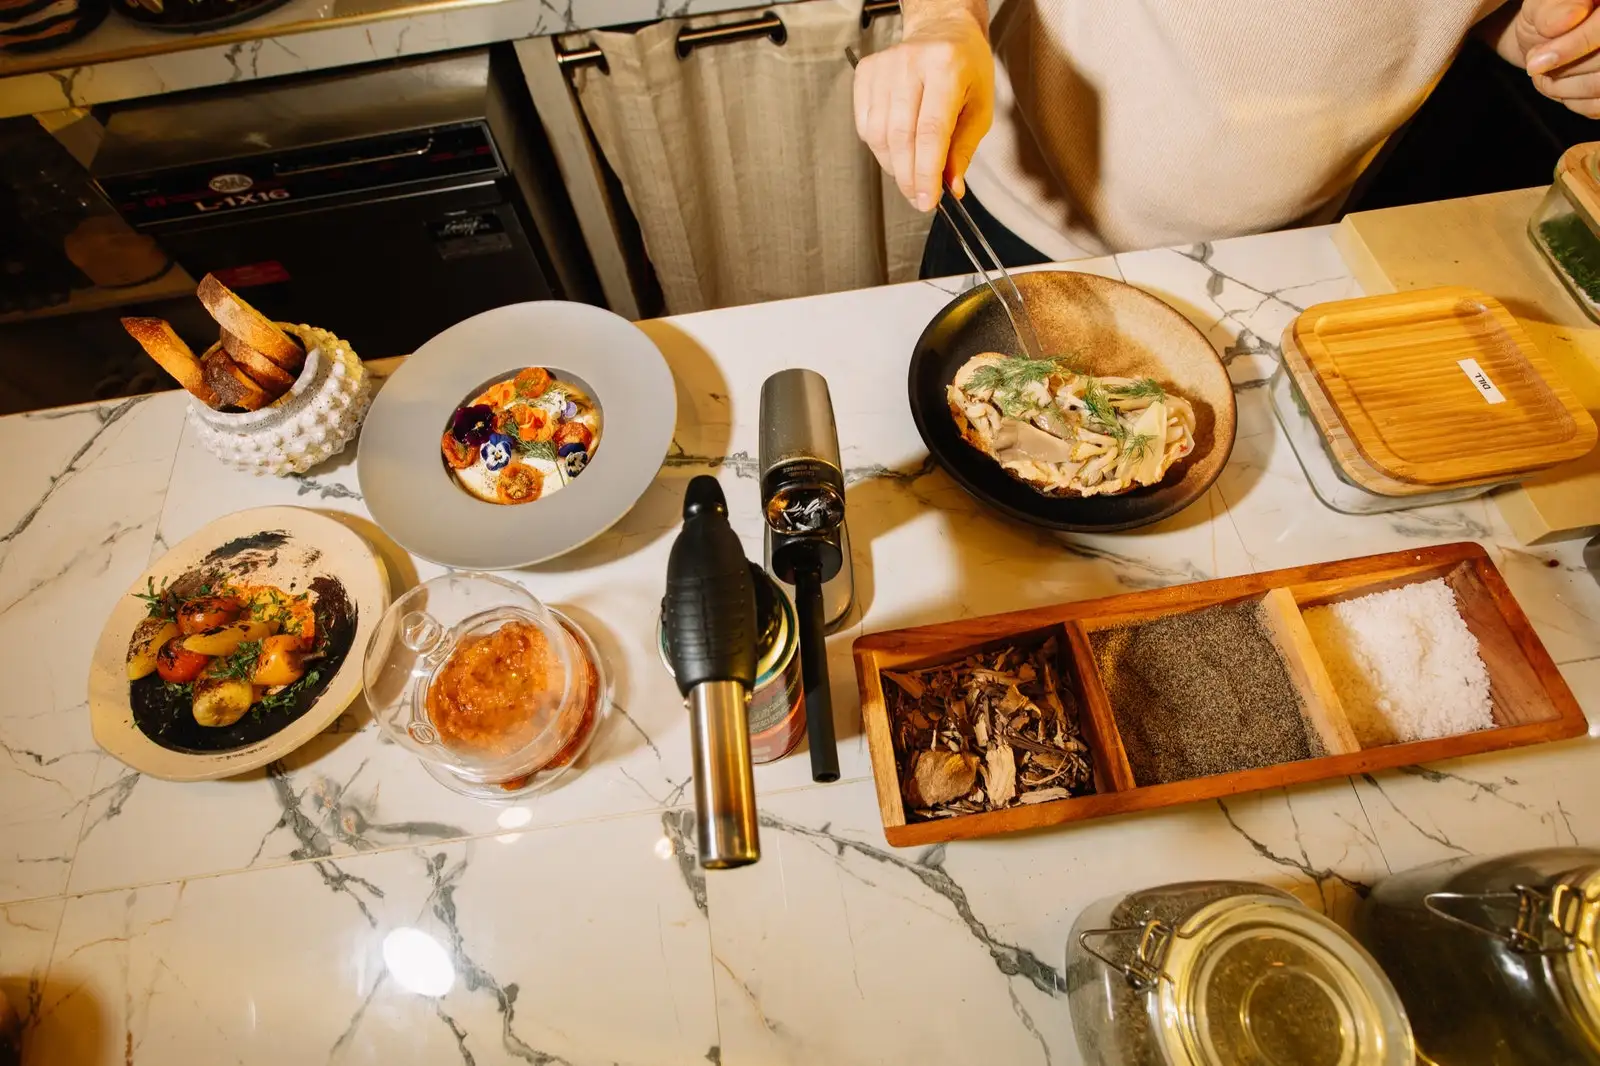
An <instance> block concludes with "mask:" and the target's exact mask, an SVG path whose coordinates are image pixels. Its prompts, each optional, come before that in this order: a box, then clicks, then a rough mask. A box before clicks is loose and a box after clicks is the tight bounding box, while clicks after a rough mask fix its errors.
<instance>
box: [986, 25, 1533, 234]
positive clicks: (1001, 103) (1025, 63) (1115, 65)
mask: <svg viewBox="0 0 1600 1066" xmlns="http://www.w3.org/2000/svg"><path fill="white" fill-rule="evenodd" d="M1513 2H1515V0H1513ZM1499 4H1500V0H1007V2H1006V3H1005V4H1004V6H1003V7H1002V8H1001V10H1000V11H999V13H998V14H997V15H996V16H995V20H994V24H993V27H992V34H993V39H994V51H995V57H996V61H997V62H996V72H995V121H994V128H993V129H992V130H991V131H990V133H989V135H988V136H987V137H986V138H985V139H984V141H983V143H982V144H981V145H980V146H979V148H978V153H977V157H976V158H975V159H974V161H973V164H972V168H971V170H970V171H969V173H968V177H967V181H968V183H969V184H970V185H971V187H972V190H973V192H974V193H976V194H977V197H978V199H979V200H981V201H982V202H983V205H984V206H985V207H986V208H988V209H989V211H990V212H991V213H992V214H993V215H994V216H995V218H997V219H999V220H1000V221H1001V222H1002V223H1004V224H1005V225H1006V226H1007V227H1009V228H1010V229H1011V230H1012V231H1013V232H1015V233H1016V234H1017V235H1018V236H1019V237H1021V238H1022V239H1023V240H1025V241H1027V242H1028V243H1030V244H1032V245H1033V246H1034V247H1036V248H1038V249H1039V250H1040V251H1042V252H1044V253H1046V254H1047V255H1049V256H1051V257H1052V258H1055V259H1072V258H1077V257H1081V256H1084V255H1099V254H1104V253H1105V252H1108V251H1126V250H1129V249H1134V248H1151V247H1158V246H1162V245H1169V244H1179V243H1183V242H1186V241H1195V240H1204V239H1210V238H1214V237H1227V236H1235V235H1238V234H1243V233H1255V232H1260V231H1262V230H1269V229H1275V228H1278V227H1281V226H1285V225H1289V224H1291V223H1294V222H1296V221H1299V220H1301V219H1304V218H1306V217H1307V216H1310V215H1312V214H1313V213H1314V212H1316V211H1317V209H1319V208H1322V207H1325V206H1328V205H1330V204H1334V203H1336V202H1337V200H1338V199H1339V198H1340V197H1342V196H1343V194H1344V193H1345V192H1346V191H1347V190H1348V189H1349V187H1350V184H1351V182H1353V181H1354V180H1355V178H1356V176H1357V175H1358V174H1360V172H1361V169H1362V168H1363V167H1364V166H1365V165H1366V164H1367V163H1368V162H1369V161H1370V160H1371V158H1372V156H1373V155H1374V154H1375V153H1376V152H1377V150H1378V148H1379V146H1381V145H1382V143H1383V141H1384V139H1385V138H1386V137H1388V136H1389V134H1391V133H1393V132H1394V131H1395V129H1396V128H1397V127H1398V126H1399V125H1400V124H1401V123H1402V122H1404V121H1405V120H1406V118H1408V117H1409V116H1410V115H1411V113H1412V112H1413V111H1414V110H1416V108H1417V106H1418V105H1419V104H1421V103H1422V101H1423V99H1424V98H1425V97H1426V96H1427V94H1428V92H1429V90H1430V89H1432V87H1433V85H1434V83H1435V82H1436V81H1437V80H1438V79H1439V77H1440V75H1441V74H1442V73H1443V72H1444V69H1445V67H1447V66H1448V65H1449V63H1450V60H1451V59H1452V58H1453V57H1454V55H1455V52H1456V49H1457V48H1458V47H1459V46H1460V44H1461V41H1462V39H1463V38H1464V37H1465V36H1466V34H1467V32H1468V30H1469V29H1470V28H1471V27H1472V25H1473V23H1475V22H1477V21H1478V20H1479V19H1480V18H1482V17H1483V16H1485V15H1487V14H1488V13H1489V12H1491V11H1493V10H1494V9H1495V8H1496V7H1498V6H1499Z"/></svg>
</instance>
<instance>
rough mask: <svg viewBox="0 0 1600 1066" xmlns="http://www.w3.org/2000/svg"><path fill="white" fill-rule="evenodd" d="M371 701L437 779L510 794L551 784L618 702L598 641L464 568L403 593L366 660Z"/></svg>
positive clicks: (513, 588) (482, 793)
mask: <svg viewBox="0 0 1600 1066" xmlns="http://www.w3.org/2000/svg"><path fill="white" fill-rule="evenodd" d="M362 666H363V681H364V683H365V687H366V696H367V704H368V706H370V707H371V709H372V713H373V716H374V717H376V718H377V720H378V722H379V724H380V725H382V726H383V727H384V729H385V730H387V731H388V733H389V735H390V736H391V737H392V738H393V739H394V740H395V741H396V742H398V743H400V744H402V745H404V746H405V747H406V748H408V749H410V750H411V751H412V752H413V753H415V754H416V755H417V757H418V758H420V759H421V760H422V763H423V766H424V767H425V768H426V769H427V771H428V773H429V774H431V775H432V776H433V777H434V779H435V780H437V781H439V782H440V783H442V784H444V785H445V786H446V787H448V788H451V789H454V790H455V791H457V792H462V793H465V794H467V795H471V796H477V797H480V798H485V799H509V798H512V797H515V796H522V795H527V794H528V793H530V792H534V791H537V790H540V789H544V788H548V787H549V786H550V785H552V784H554V783H555V782H556V781H557V780H558V779H559V778H561V777H562V776H563V775H564V774H566V773H567V772H568V771H569V770H571V768H572V766H573V764H575V763H576V762H577V761H578V759H579V758H580V757H581V756H582V755H583V753H584V750H585V749H586V748H587V747H588V745H589V741H590V739H591V738H592V737H593V736H594V733H595V729H596V727H597V726H598V725H599V723H600V721H601V719H603V718H604V717H605V716H606V714H607V713H608V712H609V710H610V704H611V680H610V676H609V674H608V672H607V670H606V666H605V663H604V661H603V660H602V659H601V658H600V654H599V652H598V651H597V650H596V648H595V646H594V642H593V641H592V640H590V639H589V635H588V634H587V633H585V632H584V631H583V628H582V627H581V626H579V625H578V624H577V623H576V622H574V621H573V620H572V619H571V618H569V617H567V616H566V615H564V614H562V613H561V612H560V611H556V610H553V609H552V608H550V607H547V606H545V605H544V604H543V603H541V602H539V600H538V599H537V598H535V597H534V596H533V595H532V594H531V593H529V592H528V591H527V590H526V589H524V588H522V587H521V586H520V585H516V584H513V583H512V582H510V581H507V580H505V579H504V578H499V577H495V576H493V575H491V574H482V573H472V572H465V571H462V572H455V573H450V574H446V575H444V576H442V577H437V578H434V579H433V580H431V581H427V582H424V583H423V584H421V585H418V586H417V587H416V588H414V589H412V590H411V591H410V592H408V593H406V594H405V595H404V596H402V597H400V599H398V600H396V601H395V602H394V603H393V604H392V605H391V606H390V607H389V610H388V611H387V612H385V614H384V616H383V620H382V621H381V622H379V624H378V628H377V630H376V631H375V632H374V633H373V635H372V641H371V643H370V644H369V645H368V646H367V651H366V655H365V658H364V659H363V663H362Z"/></svg>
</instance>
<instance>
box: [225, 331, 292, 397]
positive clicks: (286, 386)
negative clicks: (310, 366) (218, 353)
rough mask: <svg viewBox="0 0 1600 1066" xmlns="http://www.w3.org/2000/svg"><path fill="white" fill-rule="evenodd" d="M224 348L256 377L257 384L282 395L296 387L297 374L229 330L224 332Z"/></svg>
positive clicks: (235, 360) (245, 370) (245, 369)
mask: <svg viewBox="0 0 1600 1066" xmlns="http://www.w3.org/2000/svg"><path fill="white" fill-rule="evenodd" d="M222 350H223V351H225V352H227V353H228V355H229V356H231V357H232V359H233V361H234V362H235V363H238V364H239V366H240V367H242V368H243V369H244V372H245V373H246V374H249V375H250V377H251V378H252V379H254V381H255V383H256V384H257V385H260V386H261V387H262V388H263V389H266V390H267V391H268V392H270V393H272V395H274V396H282V395H283V394H284V393H285V392H288V391H289V390H290V389H291V388H293V387H294V381H295V375H293V374H291V373H289V372H288V371H287V370H285V369H283V367H281V366H279V365H278V364H277V363H274V362H273V361H272V360H271V359H268V358H267V357H266V356H264V355H262V354H261V353H260V352H258V351H256V350H255V349H254V348H252V347H250V346H249V345H248V344H246V343H245V342H244V341H242V340H240V339H239V338H238V337H236V336H234V335H233V334H232V333H229V332H228V331H227V330H223V332H222Z"/></svg>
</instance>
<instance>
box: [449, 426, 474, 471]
mask: <svg viewBox="0 0 1600 1066" xmlns="http://www.w3.org/2000/svg"><path fill="white" fill-rule="evenodd" d="M439 450H440V451H442V452H443V453H444V461H445V462H446V463H448V464H450V469H452V470H465V469H466V468H467V467H469V466H471V465H472V464H473V463H475V462H477V461H478V449H476V448H474V447H472V446H471V445H469V444H462V443H461V442H460V441H458V440H456V438H455V437H454V436H453V435H452V434H451V433H450V431H449V430H446V431H445V434H444V436H443V437H442V438H441V439H440V441H439Z"/></svg>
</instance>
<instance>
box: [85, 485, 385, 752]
mask: <svg viewBox="0 0 1600 1066" xmlns="http://www.w3.org/2000/svg"><path fill="white" fill-rule="evenodd" d="M388 598H389V597H388V588H387V583H386V582H385V580H384V576H383V572H382V568H381V565H380V564H379V563H378V561H377V559H376V557H375V556H374V555H373V553H372V551H371V549H370V548H369V547H368V546H367V544H366V542H365V541H364V540H362V538H361V537H360V536H359V535H358V534H356V533H355V532H353V531H352V530H350V529H348V528H346V527H345V526H344V525H342V524H340V523H339V522H337V521H335V520H334V519H332V518H328V517H325V516H323V515H320V514H317V513H316V512H313V511H307V510H303V509H301V508H296V507H271V508H262V509H260V510H256V511H243V512H240V513H238V514H234V515H229V516H228V517H226V518H223V519H220V520H219V521H217V522H215V523H213V524H212V525H210V526H208V527H206V528H205V529H203V530H201V531H200V532H199V533H197V534H195V536H193V537H191V538H189V539H188V540H186V541H184V542H183V543H182V544H180V545H178V546H177V547H176V548H174V549H172V551H170V552H169V553H168V554H167V555H166V556H165V557H164V558H162V560H161V561H160V562H158V563H156V565H155V566H153V567H151V569H150V570H149V571H148V572H147V573H146V574H144V575H142V576H141V578H140V581H139V583H138V584H136V585H135V586H134V587H133V588H131V589H130V590H129V591H128V592H127V594H126V595H124V597H123V598H122V600H121V601H119V602H118V604H117V607H116V609H115V610H114V611H113V613H112V616H111V619H110V620H109V621H108V623H107V625H106V629H105V632H104V633H103V634H102V635H101V639H100V644H99V646H98V647H97V648H96V650H95V659H94V663H93V666H92V667H91V672H90V683H89V709H90V716H91V721H92V724H93V727H94V735H95V739H96V741H98V742H99V744H100V745H101V747H103V748H105V749H106V750H107V751H109V752H110V753H111V754H113V755H115V756H116V757H117V758H119V759H121V760H122V761H123V762H125V763H127V764H128V765H129V766H132V767H133V768H135V769H137V770H140V771H142V772H144V773H149V774H152V775H154V776H157V777H165V778H169V779H174V780H203V779H206V778H214V777H225V776H230V775H232V774H237V773H242V772H244V771H246V770H250V769H254V768H255V767H258V766H261V765H263V764H264V763H267V762H270V761H272V760H273V759H276V758H279V757H281V756H282V755H284V754H286V753H287V752H289V751H292V750H293V749H294V748H296V747H298V746H299V745H300V744H303V743H304V742H305V741H306V740H309V739H310V738H311V737H313V736H315V735H316V734H317V733H319V732H321V731H322V730H323V729H324V728H326V727H327V726H328V724H329V723H331V722H332V721H333V720H334V719H335V718H337V717H338V716H339V714H340V713H341V712H342V711H343V710H344V709H345V707H347V706H348V705H349V703H350V701H351V699H353V698H354V696H355V694H356V693H357V692H358V691H359V690H360V686H361V681H360V665H359V660H360V654H359V651H358V652H357V654H356V655H354V656H352V655H351V651H352V649H355V648H357V647H358V644H357V642H358V641H365V640H366V639H367V635H368V633H369V631H370V629H371V627H372V626H373V625H375V624H376V622H377V619H378V617H379V616H381V614H382V613H383V610H384V609H385V608H386V607H387V606H388ZM361 646H364V645H361Z"/></svg>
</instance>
